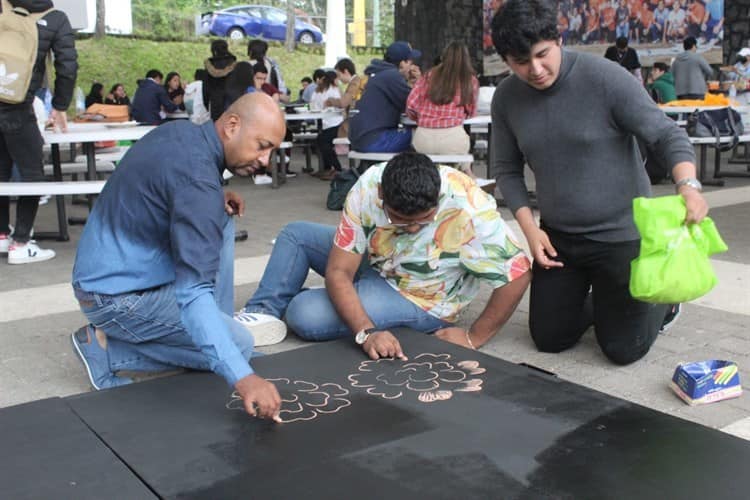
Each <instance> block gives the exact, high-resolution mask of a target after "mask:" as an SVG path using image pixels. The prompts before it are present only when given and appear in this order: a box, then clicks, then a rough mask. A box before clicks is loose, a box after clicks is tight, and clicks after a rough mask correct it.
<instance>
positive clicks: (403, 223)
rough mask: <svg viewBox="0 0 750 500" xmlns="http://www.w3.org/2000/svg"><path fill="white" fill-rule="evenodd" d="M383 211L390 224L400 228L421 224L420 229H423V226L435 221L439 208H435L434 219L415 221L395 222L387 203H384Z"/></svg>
mask: <svg viewBox="0 0 750 500" xmlns="http://www.w3.org/2000/svg"><path fill="white" fill-rule="evenodd" d="M383 211H384V212H385V218H386V220H387V221H388V224H390V225H391V226H393V227H395V228H399V229H403V228H407V227H413V226H419V229H422V228H423V227H425V226H429V225H430V224H432V223H433V222H435V219H436V218H437V210H435V214H434V215H433V216H432V219H430V220H420V221H413V222H393V221H392V220H391V214H390V213H389V212H388V207H387V206H386V205H385V204H383Z"/></svg>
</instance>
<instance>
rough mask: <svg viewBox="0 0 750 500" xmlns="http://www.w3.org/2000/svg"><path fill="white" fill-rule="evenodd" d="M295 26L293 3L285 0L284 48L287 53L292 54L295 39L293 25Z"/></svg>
mask: <svg viewBox="0 0 750 500" xmlns="http://www.w3.org/2000/svg"><path fill="white" fill-rule="evenodd" d="M295 24H296V16H295V14H294V2H293V1H292V0H286V42H285V43H284V46H285V47H286V50H287V52H294V48H295V39H294V25H295Z"/></svg>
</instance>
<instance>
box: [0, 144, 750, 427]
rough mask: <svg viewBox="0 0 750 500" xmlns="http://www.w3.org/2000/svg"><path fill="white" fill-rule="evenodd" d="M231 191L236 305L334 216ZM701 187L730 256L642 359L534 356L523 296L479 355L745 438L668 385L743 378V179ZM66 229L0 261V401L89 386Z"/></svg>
mask: <svg viewBox="0 0 750 500" xmlns="http://www.w3.org/2000/svg"><path fill="white" fill-rule="evenodd" d="M299 156H300V155H299V154H298V153H297V152H296V151H295V154H294V157H295V158H294V159H293V160H294V161H293V166H294V169H295V170H300V167H301V162H299V159H298V158H299ZM724 169H725V171H736V172H741V171H744V169H745V167H744V166H740V165H727V166H726V167H723V170H724ZM477 171H478V172H483V171H484V169H483V168H480V169H479V170H477ZM230 187H231V188H232V189H235V190H237V191H239V192H241V193H242V194H243V195H244V196H245V199H246V201H247V214H246V216H245V217H244V218H243V219H241V220H240V221H238V229H245V230H247V231H248V233H249V235H250V238H249V239H248V240H247V241H245V242H241V243H238V244H237V250H236V280H235V285H236V287H235V295H236V298H235V305H236V306H237V308H239V307H241V306H242V305H243V304H244V302H245V300H246V299H247V297H249V296H250V294H251V293H252V292H253V290H254V289H255V287H256V286H257V282H258V280H259V279H260V276H261V274H262V272H263V269H264V266H265V262H266V261H267V258H268V255H269V254H270V252H271V243H270V242H271V240H272V239H273V238H274V237H275V235H276V233H277V232H278V231H279V230H280V229H281V228H282V227H283V226H284V224H286V223H287V222H290V221H294V220H300V219H304V220H311V221H315V222H321V223H329V224H335V223H336V222H337V221H338V216H339V214H338V212H331V211H328V210H326V209H325V196H326V194H327V189H328V183H326V182H321V181H319V180H317V179H314V178H312V177H310V176H308V175H305V174H301V175H299V176H298V177H297V178H295V179H290V180H289V181H288V182H287V184H286V185H284V186H283V187H282V188H281V189H279V190H272V189H270V187H269V186H254V185H252V184H250V183H249V182H248V181H247V180H245V179H238V178H235V179H232V181H231V182H230ZM655 191H656V194H671V193H672V192H673V191H672V186H671V185H662V186H657V187H656V189H655ZM707 191H708V192H707V194H706V196H707V198H708V199H709V201H710V204H711V206H712V207H713V208H712V212H711V216H712V218H713V219H714V220H715V221H716V223H717V226H718V228H719V231H720V232H721V234H722V235H723V237H724V238H725V240H726V241H727V244H728V245H729V251H728V252H727V253H724V254H720V255H717V256H715V259H714V267H715V270H716V272H717V275H718V276H719V285H718V286H717V287H716V289H715V290H713V291H712V292H711V293H709V294H708V295H707V296H705V297H702V298H701V299H699V300H697V301H695V302H693V303H690V304H686V305H685V306H684V308H683V315H682V317H681V318H680V320H679V322H678V323H677V324H676V325H675V327H674V328H673V329H672V330H670V331H669V332H667V333H665V334H662V335H660V337H659V339H658V340H657V341H656V344H655V345H654V347H653V349H652V350H651V352H650V353H649V354H648V355H647V356H646V357H645V358H644V359H642V360H640V361H639V362H637V363H634V364H632V365H630V366H627V367H616V366H614V365H612V364H611V363H609V362H608V361H607V360H606V359H605V358H604V357H603V355H602V354H601V352H600V350H599V348H598V346H597V345H596V342H595V340H594V337H593V335H592V334H591V333H587V334H586V335H585V336H584V338H583V340H582V342H581V343H580V344H579V345H577V346H576V347H575V348H573V349H571V350H569V351H567V352H565V353H562V354H543V353H539V352H537V351H536V350H535V349H534V346H533V344H532V342H531V339H530V338H529V334H528V329H527V326H526V325H527V314H528V296H527V297H526V298H525V299H524V301H523V302H522V303H521V305H520V306H519V308H518V310H517V311H516V313H515V314H514V316H513V317H512V319H511V321H510V322H509V324H508V325H506V326H505V328H503V330H502V331H501V332H500V333H499V334H498V335H497V336H496V337H495V338H494V339H493V340H492V341H491V342H489V343H488V344H487V345H486V346H485V347H483V349H482V351H483V352H485V353H488V354H491V355H495V356H498V357H502V358H504V359H507V360H509V361H513V362H518V363H528V364H530V365H534V366H537V367H540V368H542V369H545V370H548V371H551V372H553V373H555V374H557V375H558V376H560V377H562V378H564V379H567V380H570V381H572V382H575V383H577V384H581V385H584V386H587V387H590V388H593V389H596V390H599V391H602V392H605V393H608V394H611V395H614V396H617V397H621V398H624V399H627V400H630V401H633V402H636V403H638V404H642V405H645V406H648V407H651V408H654V409H656V410H659V411H663V412H667V413H670V414H673V415H676V416H678V417H682V418H685V419H688V420H692V421H695V422H699V423H701V424H704V425H707V426H710V427H715V428H719V429H723V430H725V431H727V432H731V433H733V434H736V435H738V436H742V437H744V438H746V439H750V396H747V395H745V396H743V397H741V398H739V399H733V400H729V401H723V402H719V403H715V404H711V405H705V406H698V407H689V406H687V405H685V404H684V403H683V402H681V401H680V400H679V399H677V397H675V396H674V394H672V393H671V392H670V390H669V388H668V385H667V384H668V382H669V380H670V378H671V375H672V372H673V371H674V368H675V366H676V365H677V364H678V363H679V362H681V361H698V360H705V359H712V358H718V359H729V360H733V361H735V362H737V364H738V365H739V368H740V376H741V377H742V378H744V382H745V383H746V384H750V335H748V327H749V326H750V232H748V228H750V179H727V185H726V187H723V188H709V189H708V190H707ZM134 201H135V200H134ZM68 207H69V214H74V215H84V214H85V207H83V206H80V205H70V203H68ZM501 212H502V214H503V217H504V218H505V219H506V220H507V221H509V222H510V223H511V225H512V226H513V227H516V226H515V223H513V222H512V217H511V216H510V213H509V212H508V211H507V210H506V209H502V210H501ZM55 224H56V218H55V209H54V203H50V204H48V205H45V206H43V207H41V209H40V213H39V217H38V220H37V225H36V227H37V229H38V230H47V229H54V228H55ZM70 232H71V238H72V239H71V241H69V242H54V241H52V242H50V241H45V242H42V246H45V247H49V248H53V249H54V250H55V251H57V253H58V256H57V257H56V258H55V259H53V260H51V261H48V262H44V263H39V264H35V265H25V266H10V265H7V264H5V262H3V261H0V277H1V278H0V342H2V349H0V407H5V406H10V405H15V404H19V403H23V402H26V401H32V400H36V399H40V398H45V397H50V396H67V395H71V394H77V393H81V392H85V391H88V390H89V385H88V382H87V379H86V377H85V375H84V371H83V369H82V367H81V364H80V362H79V361H78V359H77V358H76V356H75V355H74V354H73V352H72V350H71V348H70V340H69V337H70V333H71V332H73V331H74V330H75V329H77V328H78V327H80V326H81V325H83V324H84V317H83V315H82V314H81V313H80V312H79V311H78V308H77V304H76V302H75V300H74V299H73V297H72V293H71V290H70V286H69V280H70V274H71V270H72V265H73V259H74V254H75V246H76V244H77V241H78V238H79V237H80V233H81V227H80V226H73V227H71V231H70ZM519 236H521V235H520V233H519ZM310 283H311V284H313V285H316V284H317V285H319V284H321V283H322V281H321V279H320V277H318V276H314V275H311V277H310ZM527 295H528V294H527ZM488 296H489V289H486V288H483V289H482V294H481V295H480V297H479V298H478V299H477V300H476V301H475V302H474V304H472V306H471V307H470V308H469V310H467V311H466V313H465V314H464V315H463V318H462V320H461V323H462V324H464V325H468V324H470V323H471V322H472V321H473V319H474V318H476V316H477V315H478V314H479V313H480V311H481V309H482V308H483V307H484V304H485V301H486V299H487V297H488ZM304 345H306V344H305V343H304V342H302V341H300V340H299V339H297V338H296V337H295V336H294V335H293V334H290V335H289V336H288V337H287V339H286V340H285V341H284V342H282V343H281V344H278V345H276V346H269V347H267V348H263V349H262V350H264V351H265V352H269V353H270V352H278V351H283V350H287V349H294V348H298V347H301V346H304Z"/></svg>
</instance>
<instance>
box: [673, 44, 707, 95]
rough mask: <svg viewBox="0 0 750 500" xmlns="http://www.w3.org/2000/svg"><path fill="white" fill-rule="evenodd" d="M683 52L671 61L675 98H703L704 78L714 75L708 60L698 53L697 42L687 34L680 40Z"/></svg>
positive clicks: (705, 89)
mask: <svg viewBox="0 0 750 500" xmlns="http://www.w3.org/2000/svg"><path fill="white" fill-rule="evenodd" d="M682 46H683V48H684V49H685V51H684V52H682V53H681V54H679V55H678V56H677V57H675V59H674V62H673V63H672V74H673V75H674V88H675V91H676V92H677V99H703V97H704V96H705V95H706V91H707V90H708V87H707V85H706V80H708V79H710V78H711V77H713V75H714V70H713V69H712V68H711V66H709V64H708V62H706V60H705V59H704V58H703V56H701V55H700V54H698V52H697V50H698V42H697V40H696V39H695V37H692V36H689V37H687V38H685V40H684V41H683V42H682Z"/></svg>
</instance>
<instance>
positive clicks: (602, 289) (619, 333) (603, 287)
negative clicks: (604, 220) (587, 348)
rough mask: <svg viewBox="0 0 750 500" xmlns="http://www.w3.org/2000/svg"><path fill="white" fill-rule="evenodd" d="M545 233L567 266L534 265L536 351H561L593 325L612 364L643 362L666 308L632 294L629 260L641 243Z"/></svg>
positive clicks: (532, 309)
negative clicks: (547, 266) (547, 267)
mask: <svg viewBox="0 0 750 500" xmlns="http://www.w3.org/2000/svg"><path fill="white" fill-rule="evenodd" d="M544 230H545V231H546V232H547V234H548V235H549V238H550V241H551V243H552V246H554V247H555V249H556V250H557V253H558V257H557V260H559V261H561V262H563V264H565V266H564V267H562V268H552V269H543V268H542V267H541V266H539V265H538V264H537V263H536V262H535V263H534V268H533V278H532V280H531V305H530V313H529V329H530V330H531V337H532V339H533V340H534V343H535V344H536V346H537V348H538V349H539V350H540V351H543V352H561V351H564V350H566V349H568V348H570V347H573V346H574V345H575V344H576V343H577V342H578V340H579V339H580V338H581V336H582V335H583V333H584V332H585V331H586V329H587V328H588V327H589V326H591V325H592V324H593V325H594V330H595V332H596V340H597V342H598V343H599V347H601V349H602V351H603V352H604V354H605V355H606V356H607V357H608V358H609V359H610V360H612V361H613V362H614V363H617V364H619V365H625V364H629V363H632V362H634V361H637V360H638V359H640V358H642V357H643V356H644V355H645V354H646V353H647V352H648V351H649V349H650V348H651V345H652V344H653V343H654V340H656V336H657V335H658V333H659V328H660V327H661V324H662V321H663V319H664V315H665V314H666V312H667V307H668V306H666V305H656V304H647V303H645V302H641V301H638V300H636V299H634V298H633V297H631V295H630V291H629V289H628V283H629V281H630V261H631V260H633V259H634V258H635V257H637V256H638V250H639V246H640V241H638V240H635V241H622V242H611V243H610V242H601V241H593V240H590V239H587V238H584V237H583V236H577V235H570V234H566V233H560V232H555V231H552V230H549V229H546V228H544ZM589 287H590V288H591V296H590V300H589Z"/></svg>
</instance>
